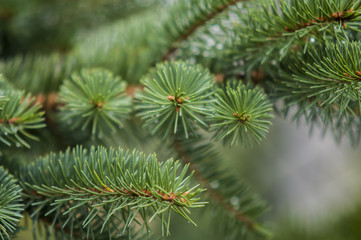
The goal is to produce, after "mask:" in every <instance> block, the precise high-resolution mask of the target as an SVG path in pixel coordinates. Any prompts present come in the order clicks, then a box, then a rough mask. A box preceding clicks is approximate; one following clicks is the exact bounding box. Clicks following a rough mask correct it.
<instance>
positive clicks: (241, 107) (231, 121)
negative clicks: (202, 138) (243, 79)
mask: <svg viewBox="0 0 361 240" xmlns="http://www.w3.org/2000/svg"><path fill="white" fill-rule="evenodd" d="M216 98H217V101H216V102H215V103H214V113H213V114H212V115H210V116H209V121H210V122H211V123H212V125H211V127H212V129H213V131H214V132H215V134H214V137H215V138H217V139H223V142H224V143H225V142H230V145H233V144H237V143H238V142H241V144H242V146H252V145H253V142H256V143H259V142H260V141H261V140H262V139H263V138H264V137H265V135H266V133H267V132H268V127H269V125H270V124H271V122H270V121H269V120H270V119H271V118H272V115H271V114H270V112H271V111H272V104H271V103H269V102H268V101H267V100H266V98H265V96H264V95H263V94H262V93H261V92H260V89H247V87H246V86H245V85H243V84H242V83H237V82H228V84H227V87H226V89H218V91H217V94H216Z"/></svg>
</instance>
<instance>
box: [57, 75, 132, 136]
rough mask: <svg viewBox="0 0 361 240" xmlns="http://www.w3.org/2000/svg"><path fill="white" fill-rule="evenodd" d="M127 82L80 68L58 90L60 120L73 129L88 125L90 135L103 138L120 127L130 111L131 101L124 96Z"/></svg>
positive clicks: (83, 128) (83, 127) (84, 127)
mask: <svg viewBox="0 0 361 240" xmlns="http://www.w3.org/2000/svg"><path fill="white" fill-rule="evenodd" d="M125 89H126V83H125V82H124V81H121V80H120V78H119V77H114V76H113V74H112V73H111V72H109V71H107V70H103V69H83V70H81V71H80V73H79V74H77V73H74V74H72V76H71V80H66V81H65V82H64V84H63V85H62V86H61V88H60V93H59V98H60V102H61V103H62V104H63V105H64V106H63V107H62V108H61V119H63V120H64V121H68V122H69V121H70V122H71V126H72V128H78V127H81V128H82V130H85V129H87V127H89V126H91V132H92V134H93V135H95V134H97V136H98V137H103V136H104V135H106V134H108V133H109V132H114V131H115V130H116V129H117V128H119V127H122V126H123V121H124V119H125V118H126V117H127V116H128V114H129V113H130V111H131V102H130V98H128V97H126V96H125Z"/></svg>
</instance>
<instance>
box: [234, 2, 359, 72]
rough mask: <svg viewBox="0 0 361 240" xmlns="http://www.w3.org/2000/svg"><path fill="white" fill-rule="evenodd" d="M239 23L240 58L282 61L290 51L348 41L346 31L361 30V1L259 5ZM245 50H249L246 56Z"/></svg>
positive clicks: (253, 60) (252, 62) (270, 3)
mask: <svg viewBox="0 0 361 240" xmlns="http://www.w3.org/2000/svg"><path fill="white" fill-rule="evenodd" d="M241 18H242V19H243V21H242V22H241V23H239V24H238V26H239V28H240V30H238V32H240V34H239V43H238V44H237V48H238V49H239V48H241V49H242V51H238V53H237V54H236V55H237V56H236V57H237V58H244V57H246V58H247V60H249V61H250V63H249V64H250V65H251V67H253V66H254V65H255V64H256V62H261V63H265V62H266V61H268V60H272V59H276V60H282V59H283V58H284V57H285V56H286V55H287V54H288V53H289V52H290V51H298V50H303V51H306V50H307V48H308V47H310V46H312V45H313V44H314V43H315V42H320V43H326V42H329V41H330V40H336V39H344V40H346V39H347V38H348V37H347V32H346V30H348V31H349V30H355V31H359V27H360V26H361V25H360V20H361V1H360V0H357V1H354V0H331V1H320V0H317V1H313V0H305V1H290V2H289V1H286V0H280V1H279V4H278V1H275V0H273V1H268V2H267V3H264V4H263V5H256V6H255V7H254V10H250V12H249V13H248V15H247V17H241ZM244 49H247V52H246V53H245V51H244Z"/></svg>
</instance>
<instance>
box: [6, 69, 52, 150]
mask: <svg viewBox="0 0 361 240" xmlns="http://www.w3.org/2000/svg"><path fill="white" fill-rule="evenodd" d="M1 78H2V75H0V84H3V83H4V82H3V83H1V81H3V80H2V79H1ZM0 96H3V97H4V99H3V100H2V101H0V143H3V144H5V145H7V146H12V144H15V145H16V146H17V147H20V146H25V147H27V148H30V145H29V144H28V143H27V141H26V140H25V139H24V137H26V138H29V139H33V140H38V138H37V137H36V136H34V135H33V134H31V133H30V132H29V130H31V129H39V128H43V127H45V124H44V123H43V121H44V119H43V114H44V113H43V112H41V111H40V108H41V106H40V105H38V104H34V98H32V97H31V96H30V94H25V92H23V91H19V90H16V89H13V88H12V87H11V86H10V85H8V86H6V87H4V88H2V89H0Z"/></svg>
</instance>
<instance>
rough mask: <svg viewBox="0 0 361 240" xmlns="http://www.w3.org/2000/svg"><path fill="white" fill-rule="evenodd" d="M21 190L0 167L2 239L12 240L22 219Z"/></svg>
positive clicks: (0, 231)
mask: <svg viewBox="0 0 361 240" xmlns="http://www.w3.org/2000/svg"><path fill="white" fill-rule="evenodd" d="M20 193H21V188H20V187H19V186H18V185H17V184H16V181H15V179H14V177H13V176H12V175H10V174H9V173H8V172H7V171H5V170H4V169H3V168H2V167H1V166H0V239H2V240H5V239H9V240H10V235H11V234H14V233H15V231H16V227H17V223H18V222H19V221H20V219H21V218H22V214H21V212H23V211H24V205H23V204H22V203H21V201H22V198H21V194H20Z"/></svg>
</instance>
